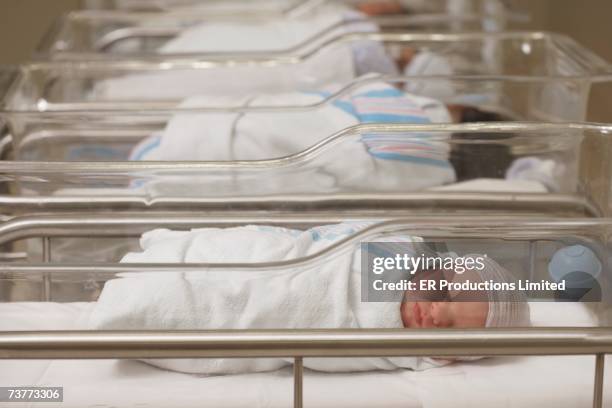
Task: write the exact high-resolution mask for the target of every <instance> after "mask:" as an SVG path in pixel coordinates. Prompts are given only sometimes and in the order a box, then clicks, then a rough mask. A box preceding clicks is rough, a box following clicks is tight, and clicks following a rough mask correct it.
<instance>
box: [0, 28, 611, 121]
mask: <svg viewBox="0 0 612 408" xmlns="http://www.w3.org/2000/svg"><path fill="white" fill-rule="evenodd" d="M417 37H418V36H417ZM425 37H426V38H429V37H427V36H425ZM415 38H416V37H415ZM556 44H557V42H555V41H550V39H549V37H546V36H539V35H536V34H507V35H504V36H493V37H487V36H480V35H476V36H474V37H461V36H459V37H451V38H446V39H442V40H440V39H437V40H432V39H423V40H407V41H404V40H402V41H399V40H397V41H396V40H393V41H392V40H389V41H386V42H382V43H381V42H378V41H374V40H367V41H364V40H357V39H353V40H351V39H348V40H343V41H341V42H332V43H330V44H329V45H327V46H325V47H323V48H322V49H316V47H315V49H309V50H305V53H304V54H303V55H300V56H298V57H297V59H294V58H290V59H287V58H284V59H279V58H278V57H273V56H272V57H270V56H265V55H263V56H257V57H253V56H244V55H243V56H240V57H232V58H231V59H228V57H227V56H226V57H223V56H221V57H218V56H217V57H214V58H211V59H210V60H205V61H202V60H200V62H198V63H197V64H196V63H185V64H184V63H176V62H170V61H166V62H159V63H153V62H148V63H145V62H144V61H140V62H138V61H132V62H125V61H124V62H116V63H99V62H98V63H96V62H90V63H86V62H81V63H65V64H61V63H58V64H53V63H50V64H44V63H40V64H37V65H33V66H27V67H25V68H23V72H22V75H20V76H19V78H18V80H19V82H18V83H15V85H14V86H13V88H14V91H13V92H12V93H9V94H7V95H6V98H7V100H6V101H5V102H4V103H5V104H6V106H7V107H8V108H12V109H20V110H24V109H45V110H66V109H69V110H74V109H79V108H80V109H95V108H97V109H100V108H104V107H105V108H106V109H114V108H117V107H118V106H119V105H117V103H119V102H121V103H122V104H127V103H137V102H145V101H146V102H148V103H151V104H152V105H151V106H156V105H155V104H153V102H155V103H162V102H164V103H167V102H170V101H173V102H176V101H179V100H182V99H184V98H187V97H190V96H194V95H200V96H202V95H204V96H206V95H214V96H215V97H220V96H224V97H227V98H243V97H245V95H249V96H251V95H253V94H256V95H258V94H276V93H284V92H294V91H296V90H298V91H322V90H327V89H328V88H330V87H334V86H336V87H337V86H343V85H344V86H346V85H347V84H349V83H351V82H352V81H354V80H355V79H356V78H357V77H361V76H363V75H365V74H368V73H379V74H380V73H385V74H388V73H389V72H388V70H387V68H388V66H393V65H395V66H396V68H397V72H399V73H404V74H406V75H408V76H412V77H414V76H443V77H451V76H453V75H456V76H460V75H500V76H504V75H509V76H541V77H548V76H562V77H563V76H572V75H574V76H584V75H588V74H590V73H592V71H591V69H590V68H589V65H588V64H589V62H588V61H582V60H584V57H582V56H581V58H580V60H581V62H578V61H576V58H575V56H574V55H572V52H568V51H566V49H565V48H562V47H558V46H557V45H556ZM361 46H365V47H366V48H367V47H374V48H377V49H379V48H380V47H383V46H384V51H383V52H384V53H386V55H387V56H388V57H389V58H388V59H387V62H388V64H387V63H386V64H385V67H387V68H384V69H383V68H382V67H381V66H380V65H379V64H378V63H377V64H371V63H365V62H364V61H363V60H361V59H359V57H356V55H357V54H354V50H355V49H356V48H359V47H361ZM383 59H385V58H383ZM377 61H380V60H378V59H377ZM107 62H108V61H107ZM366 62H367V61H366ZM561 62H563V63H561ZM330 66H334V67H335V68H334V69H333V70H330V69H329V67H330ZM594 66H595V68H596V69H599V68H601V65H600V64H599V65H594ZM559 67H562V70H560V69H561V68H559ZM151 84H156V86H155V87H152V86H151ZM584 85H585V84H583V83H577V84H576V85H575V86H577V87H582V86H584ZM587 90H588V88H587ZM34 91H36V92H34ZM551 92H553V91H551ZM583 92H584V91H583ZM560 96H563V95H556V94H554V92H553V95H552V96H551V97H554V98H559V97H560ZM94 103H95V104H94ZM84 104H86V106H84ZM96 104H99V105H96Z"/></svg>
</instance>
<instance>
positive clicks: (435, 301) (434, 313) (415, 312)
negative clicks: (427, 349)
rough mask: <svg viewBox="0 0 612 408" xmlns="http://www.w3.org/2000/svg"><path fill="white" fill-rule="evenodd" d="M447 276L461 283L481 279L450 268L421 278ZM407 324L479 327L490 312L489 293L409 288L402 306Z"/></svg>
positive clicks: (413, 325) (409, 326) (413, 326)
mask: <svg viewBox="0 0 612 408" xmlns="http://www.w3.org/2000/svg"><path fill="white" fill-rule="evenodd" d="M443 278H444V279H447V280H452V281H455V282H461V281H464V280H466V279H472V280H478V277H477V275H476V274H475V273H469V272H466V273H464V274H463V275H458V274H455V273H453V272H452V271H451V272H447V271H427V272H423V273H421V274H420V275H419V276H418V277H417V278H416V280H417V281H418V280H420V279H433V280H439V279H443ZM400 312H401V316H402V321H403V323H404V327H407V328H413V329H415V328H420V329H432V328H456V329H463V328H478V327H485V325H486V322H487V315H488V313H489V302H488V296H487V294H486V293H479V292H467V293H466V292H463V291H443V292H442V291H438V292H434V291H429V292H420V291H413V292H410V291H407V292H406V293H405V296H404V301H403V302H402V304H401V306H400Z"/></svg>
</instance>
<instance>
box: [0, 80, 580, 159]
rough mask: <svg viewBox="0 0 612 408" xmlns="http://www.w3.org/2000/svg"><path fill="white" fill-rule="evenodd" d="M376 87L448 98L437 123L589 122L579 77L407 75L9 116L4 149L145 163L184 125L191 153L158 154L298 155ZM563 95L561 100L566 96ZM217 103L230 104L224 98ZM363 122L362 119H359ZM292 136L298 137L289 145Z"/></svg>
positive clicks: (28, 155) (24, 154)
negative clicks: (317, 92) (178, 103)
mask: <svg viewBox="0 0 612 408" xmlns="http://www.w3.org/2000/svg"><path fill="white" fill-rule="evenodd" d="M370 88H372V89H374V88H375V89H397V90H403V92H405V95H404V96H405V97H406V101H404V102H398V106H397V107H398V108H401V106H402V104H403V103H408V101H409V100H410V98H411V97H412V96H411V95H418V96H424V97H428V98H433V99H437V100H439V101H441V102H443V103H444V106H443V107H440V109H439V110H440V111H441V112H440V114H435V115H434V114H433V111H431V112H430V110H427V109H426V110H425V112H426V113H427V115H430V116H431V120H432V121H433V122H440V123H471V122H510V121H550V122H567V121H574V122H580V121H584V120H585V110H586V109H587V98H586V97H585V94H587V91H586V88H588V85H586V84H584V85H583V86H580V82H578V81H572V80H555V81H551V80H541V81H535V80H509V79H506V80H491V79H486V78H471V79H453V78H450V79H446V78H426V79H424V78H409V79H408V78H402V79H399V80H397V81H392V80H388V81H363V83H362V84H361V85H359V84H358V85H356V86H354V87H352V88H351V89H346V90H345V91H344V92H343V93H342V94H341V95H339V96H338V97H337V98H333V97H329V98H326V99H325V98H323V97H322V98H321V100H320V101H317V100H313V99H312V97H311V95H310V94H308V93H300V92H296V93H292V96H291V100H290V101H288V102H287V105H286V106H284V107H283V106H279V105H280V104H281V103H279V102H277V101H276V100H274V99H271V98H267V97H266V96H264V95H262V96H261V97H259V98H256V97H253V98H252V99H251V100H250V102H249V105H248V106H246V107H244V110H243V111H241V112H238V111H236V112H235V113H228V114H227V115H219V112H218V111H216V110H208V111H207V109H206V106H205V102H206V101H205V100H204V99H201V100H202V101H203V103H202V104H201V105H199V102H195V101H194V102H193V103H191V106H190V107H189V108H188V109H180V108H179V109H177V110H174V111H166V112H159V113H157V114H156V113H153V112H151V113H140V114H136V113H135V114H130V113H126V112H116V113H106V114H104V113H99V114H91V113H90V114H87V113H83V114H81V115H74V114H71V115H69V114H62V113H59V112H57V113H53V114H47V115H44V116H43V115H37V114H31V115H8V116H7V120H6V123H7V126H8V131H9V133H10V134H11V135H12V136H13V143H12V145H11V146H12V147H11V146H7V149H5V150H9V148H12V151H11V152H10V154H9V152H4V153H3V154H4V156H5V157H11V158H13V159H15V160H31V161H124V160H136V159H137V160H145V159H146V157H147V156H142V155H139V154H137V152H138V151H141V150H142V149H144V148H145V146H146V145H147V140H150V141H153V140H155V138H156V137H158V136H159V137H162V138H164V139H165V140H170V139H169V138H171V137H173V136H172V135H173V134H174V132H176V131H177V130H179V131H180V132H179V133H180V134H178V135H177V138H178V139H177V140H179V139H180V140H183V142H182V145H183V146H185V151H186V153H185V155H178V156H177V155H175V156H172V158H171V157H169V156H168V157H165V156H163V155H159V156H158V158H157V160H170V159H174V160H216V161H217V160H218V161H225V160H240V159H253V158H273V157H279V156H283V155H291V154H295V153H298V152H299V151H302V150H304V149H307V148H309V147H312V146H314V145H315V144H317V143H319V142H321V141H323V140H325V139H326V138H328V137H330V136H332V134H334V133H336V132H338V131H342V130H344V128H343V127H342V126H334V125H331V123H333V120H332V119H333V117H335V116H337V115H343V110H342V106H341V105H340V103H341V102H339V101H342V103H350V104H352V106H359V103H361V102H360V99H359V95H361V94H362V92H365V91H364V90H365V89H370ZM555 96H556V97H555ZM560 96H562V99H559V97H560ZM212 102H213V103H220V104H222V103H223V101H222V100H219V101H218V102H217V101H216V100H213V101H212ZM275 104H276V106H273V105H275ZM238 107H239V105H238V104H233V103H232V102H229V104H228V105H227V106H219V108H221V109H222V108H226V109H227V110H226V112H230V109H231V108H238ZM250 108H252V109H251V110H249V109H250ZM257 109H259V110H257ZM228 120H229V121H230V122H231V123H233V126H232V127H231V129H230V128H227V129H226V130H225V131H223V130H219V129H220V128H219V126H222V124H223V123H226V122H227V121H228ZM313 121H317V122H320V123H327V124H329V125H326V126H321V127H320V128H317V129H314V130H313V129H310V128H308V129H306V128H305V129H303V130H302V128H299V127H298V128H295V127H293V124H295V123H309V122H313ZM359 122H360V120H359V119H358V118H356V120H355V124H357V123H359ZM188 123H192V124H196V123H199V125H198V127H196V126H195V125H193V126H190V127H189V129H192V131H194V132H197V133H198V134H201V135H209V136H202V137H199V138H197V139H195V140H192V139H187V138H188V133H189V131H188V130H186V129H187V128H185V127H184V126H186V124H188ZM266 123H267V125H266ZM208 128H211V129H217V130H216V131H215V132H214V134H212V133H211V132H208V131H207V130H206V129H208ZM290 128H292V130H291V132H290V133H291V134H287V133H286V132H287V130H286V129H290ZM221 129H225V128H223V127H221ZM210 138H215V140H218V141H220V142H218V143H221V144H228V143H229V142H230V140H231V145H229V144H228V145H227V146H226V147H227V148H224V149H222V151H219V152H218V154H213V153H212V152H213V150H210V149H208V150H207V153H206V154H202V155H198V154H195V155H194V154H193V152H195V151H197V150H198V149H199V147H198V146H199V145H200V144H202V143H207V144H208V143H210V141H211V140H212V139H210ZM254 138H259V140H260V141H262V142H260V145H259V149H258V150H257V153H255V152H253V151H250V150H248V151H245V150H244V149H242V148H241V145H242V144H250V143H251V142H250V141H251V140H253V139H254ZM286 138H291V139H292V141H291V142H289V143H287V142H286ZM187 146H189V148H187ZM266 146H267V147H266ZM149 157H151V156H149ZM149 160H152V159H149Z"/></svg>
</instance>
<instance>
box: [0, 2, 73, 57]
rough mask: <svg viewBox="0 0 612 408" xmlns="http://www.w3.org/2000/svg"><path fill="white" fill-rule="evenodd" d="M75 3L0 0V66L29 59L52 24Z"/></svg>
mask: <svg viewBox="0 0 612 408" xmlns="http://www.w3.org/2000/svg"><path fill="white" fill-rule="evenodd" d="M78 6H79V0H0V64H14V63H17V62H20V61H23V60H25V59H27V58H28V57H29V55H30V54H31V53H32V51H33V50H34V49H35V48H36V46H37V45H38V42H39V40H40V39H41V38H42V36H43V35H44V34H45V32H46V30H47V29H48V28H49V26H50V25H51V24H52V22H53V21H54V20H55V19H56V18H57V17H58V16H60V15H61V14H62V13H64V12H66V11H68V10H71V9H76V8H77V7H78Z"/></svg>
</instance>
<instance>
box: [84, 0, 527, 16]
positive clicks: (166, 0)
mask: <svg viewBox="0 0 612 408" xmlns="http://www.w3.org/2000/svg"><path fill="white" fill-rule="evenodd" d="M332 2H334V0H289V1H286V0H280V1H276V0H270V1H257V2H251V1H243V0H230V1H218V0H212V1H200V0H85V1H83V8H85V9H93V10H96V9H99V10H125V11H164V12H172V11H176V10H180V9H188V10H190V11H191V12H193V9H194V8H195V9H198V8H199V9H201V10H203V11H205V12H206V13H208V14H209V15H213V16H215V15H222V16H223V15H228V14H232V15H236V14H245V12H248V13H249V14H250V15H253V14H256V15H257V14H259V15H264V16H270V15H276V16H287V15H291V14H295V13H296V12H298V13H299V12H300V10H303V9H310V8H316V7H319V6H321V5H323V4H325V3H332ZM336 2H339V3H342V4H348V5H358V4H359V1H355V0H339V1H336ZM403 3H404V5H405V7H406V9H407V12H409V13H440V12H452V13H454V14H469V13H478V12H486V13H489V14H492V15H507V14H510V15H514V14H515V13H517V12H518V11H519V8H518V7H517V5H516V4H513V2H512V1H508V0H461V1H455V0H429V1H426V2H423V1H419V0H416V1H412V2H409V1H404V2H403ZM194 6H195V7H194Z"/></svg>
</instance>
